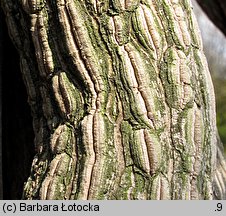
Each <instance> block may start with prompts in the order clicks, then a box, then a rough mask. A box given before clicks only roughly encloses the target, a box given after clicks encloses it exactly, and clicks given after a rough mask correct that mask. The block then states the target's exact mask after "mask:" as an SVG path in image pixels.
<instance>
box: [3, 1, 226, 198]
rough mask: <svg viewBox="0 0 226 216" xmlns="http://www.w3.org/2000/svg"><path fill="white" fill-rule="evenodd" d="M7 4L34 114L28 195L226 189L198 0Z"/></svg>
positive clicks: (211, 193) (202, 194)
mask: <svg viewBox="0 0 226 216" xmlns="http://www.w3.org/2000/svg"><path fill="white" fill-rule="evenodd" d="M2 5H3V8H4V11H5V14H6V18H7V23H8V27H9V30H10V33H11V37H12V40H13V41H14V43H15V45H16V47H17V48H18V49H19V52H20V57H21V69H22V73H23V77H24V81H25V84H26V86H27V91H28V97H29V103H30V105H31V108H32V112H33V118H34V131H35V137H36V139H35V145H36V150H37V154H36V156H35V158H34V160H33V165H32V170H31V174H30V177H29V179H28V181H27V183H26V184H25V187H24V195H23V198H25V199H213V198H219V199H222V198H225V191H226V189H225V179H226V178H225V177H226V173H225V161H224V158H223V156H222V152H221V151H220V149H219V148H218V149H217V132H216V126H215V125H216V122H215V99H214V93H213V92H214V91H213V86H212V82H211V78H210V75H209V71H208V68H207V64H206V60H205V57H204V55H203V51H202V45H201V41H200V36H199V34H197V32H198V31H197V24H196V21H195V19H194V17H193V14H192V11H191V5H190V1H187V0H184V1H179V0H161V1H159V0H155V1H153V0H143V1H138V0H115V1H113V0H112V1H110V0H109V1H108V0H105V1H94V0H84V1H78V0H74V1H73V0H67V1H66V0H52V1H44V0H21V1H16V0H3V4H2ZM217 154H218V155H219V156H218V158H219V160H217ZM220 156H221V157H220ZM216 165H217V167H216ZM216 168H217V170H216Z"/></svg>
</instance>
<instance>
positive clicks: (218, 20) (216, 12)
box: [196, 0, 226, 35]
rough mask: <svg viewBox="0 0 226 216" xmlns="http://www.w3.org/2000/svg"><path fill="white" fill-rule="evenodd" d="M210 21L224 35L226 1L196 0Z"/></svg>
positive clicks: (225, 27)
mask: <svg viewBox="0 0 226 216" xmlns="http://www.w3.org/2000/svg"><path fill="white" fill-rule="evenodd" d="M196 1H197V2H198V3H199V5H200V6H201V7H202V9H203V10H204V11H205V13H206V14H207V15H208V17H209V18H210V19H211V20H212V22H213V23H214V24H215V25H216V26H217V27H218V28H219V29H220V30H221V31H222V32H223V34H224V35H226V23H225V20H226V2H225V0H209V1H207V0H196Z"/></svg>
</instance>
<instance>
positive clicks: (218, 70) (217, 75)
mask: <svg viewBox="0 0 226 216" xmlns="http://www.w3.org/2000/svg"><path fill="white" fill-rule="evenodd" d="M192 4H193V9H194V12H195V15H196V17H197V20H198V24H199V28H200V31H201V35H202V40H203V47H204V52H205V55H206V58H207V61H208V65H209V69H210V73H211V76H212V80H213V84H214V89H215V95H216V109H217V127H218V131H219V135H220V137H221V140H222V142H223V144H224V149H225V153H226V37H225V36H224V34H223V33H222V32H221V31H220V30H219V29H218V28H217V27H216V26H215V25H214V24H213V23H212V21H210V19H209V18H208V17H207V15H206V14H205V13H204V12H203V10H202V9H201V8H200V6H199V5H198V4H197V2H196V0H192ZM225 22H226V20H225Z"/></svg>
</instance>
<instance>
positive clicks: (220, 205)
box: [217, 203, 223, 211]
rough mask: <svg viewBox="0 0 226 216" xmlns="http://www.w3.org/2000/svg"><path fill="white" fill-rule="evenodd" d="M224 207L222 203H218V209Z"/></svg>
mask: <svg viewBox="0 0 226 216" xmlns="http://www.w3.org/2000/svg"><path fill="white" fill-rule="evenodd" d="M222 207H223V206H222V203H217V211H221V210H222Z"/></svg>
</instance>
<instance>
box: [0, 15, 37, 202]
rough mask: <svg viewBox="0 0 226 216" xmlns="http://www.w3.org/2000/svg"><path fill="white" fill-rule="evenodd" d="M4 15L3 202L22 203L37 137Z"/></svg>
mask: <svg viewBox="0 0 226 216" xmlns="http://www.w3.org/2000/svg"><path fill="white" fill-rule="evenodd" d="M0 13H1V16H0V19H1V25H0V28H1V29H0V30H1V31H2V38H1V41H0V43H2V45H1V47H2V52H1V53H2V54H3V55H2V56H0V57H1V58H2V61H1V62H2V67H1V78H2V86H1V88H2V145H3V146H2V155H3V156H2V157H3V158H2V163H3V199H21V197H22V190H23V185H24V182H25V181H26V180H27V178H28V176H29V173H30V167H31V163H32V159H33V156H34V133H33V126H32V117H31V110H30V107H29V105H28V103H27V93H26V88H25V85H24V83H23V80H22V75H21V72H20V63H19V56H18V53H17V50H16V49H15V47H14V46H13V44H12V42H11V40H10V38H9V35H8V31H7V27H6V23H5V20H4V18H3V14H2V11H0Z"/></svg>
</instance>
